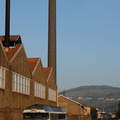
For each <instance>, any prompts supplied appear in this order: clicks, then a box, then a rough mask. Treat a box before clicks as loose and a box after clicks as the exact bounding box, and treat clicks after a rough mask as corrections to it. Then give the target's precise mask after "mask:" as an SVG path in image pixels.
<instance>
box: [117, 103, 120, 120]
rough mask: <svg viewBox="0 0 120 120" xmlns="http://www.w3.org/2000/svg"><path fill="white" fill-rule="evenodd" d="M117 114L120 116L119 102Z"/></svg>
mask: <svg viewBox="0 0 120 120" xmlns="http://www.w3.org/2000/svg"><path fill="white" fill-rule="evenodd" d="M117 115H118V117H119V118H120V103H119V104H118V108H117Z"/></svg>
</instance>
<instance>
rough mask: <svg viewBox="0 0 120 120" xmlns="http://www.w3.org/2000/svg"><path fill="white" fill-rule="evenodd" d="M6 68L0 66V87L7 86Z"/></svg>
mask: <svg viewBox="0 0 120 120" xmlns="http://www.w3.org/2000/svg"><path fill="white" fill-rule="evenodd" d="M5 71H6V70H5V68H3V67H0V88H5Z"/></svg>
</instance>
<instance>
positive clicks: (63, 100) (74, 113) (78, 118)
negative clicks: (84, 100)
mask: <svg viewBox="0 0 120 120" xmlns="http://www.w3.org/2000/svg"><path fill="white" fill-rule="evenodd" d="M58 106H59V107H62V108H64V109H65V110H66V112H67V120H84V107H83V106H82V105H81V104H80V103H78V102H76V101H73V100H71V99H69V98H67V97H65V96H62V95H60V96H58Z"/></svg>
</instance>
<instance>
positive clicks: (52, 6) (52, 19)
mask: <svg viewBox="0 0 120 120" xmlns="http://www.w3.org/2000/svg"><path fill="white" fill-rule="evenodd" d="M48 67H53V73H54V77H55V81H57V80H56V78H57V77H56V73H57V72H56V0H49V22H48Z"/></svg>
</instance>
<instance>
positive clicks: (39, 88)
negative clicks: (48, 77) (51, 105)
mask: <svg viewBox="0 0 120 120" xmlns="http://www.w3.org/2000/svg"><path fill="white" fill-rule="evenodd" d="M34 95H35V96H36V97H40V98H45V86H44V85H42V84H41V83H38V82H34Z"/></svg>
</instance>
